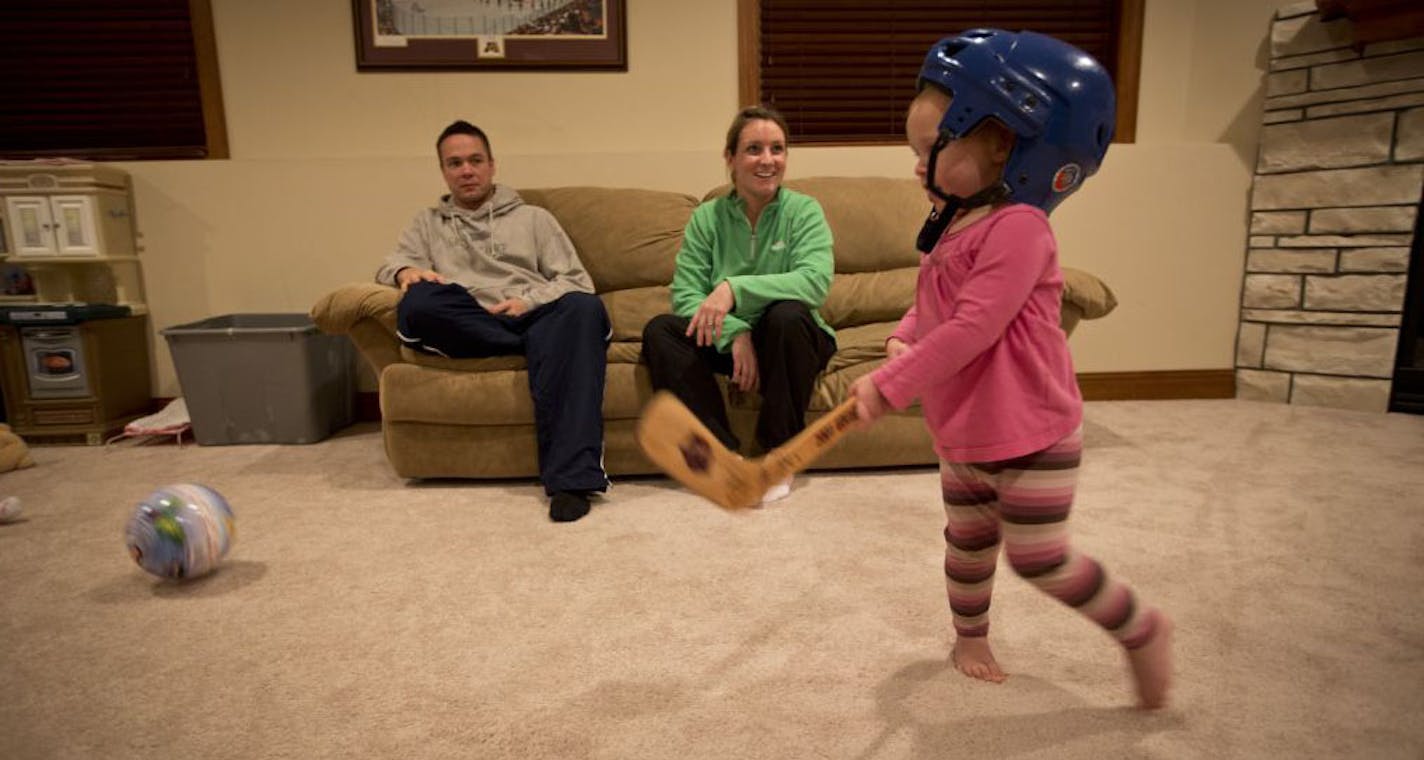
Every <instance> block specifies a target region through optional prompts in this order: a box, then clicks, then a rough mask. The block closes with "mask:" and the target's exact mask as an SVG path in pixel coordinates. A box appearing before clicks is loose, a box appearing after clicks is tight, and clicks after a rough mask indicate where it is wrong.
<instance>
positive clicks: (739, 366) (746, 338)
mask: <svg viewBox="0 0 1424 760" xmlns="http://www.w3.org/2000/svg"><path fill="white" fill-rule="evenodd" d="M760 382H761V378H760V376H758V374H757V357H756V349H755V348H753V347H752V334H751V333H749V332H744V333H742V334H741V335H738V336H737V337H735V338H733V339H732V383H733V384H734V385H736V386H737V387H738V388H741V389H742V391H743V392H744V393H750V392H752V391H754V390H756V389H757V385H758V384H759V383H760Z"/></svg>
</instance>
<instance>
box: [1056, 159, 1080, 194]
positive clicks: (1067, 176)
mask: <svg viewBox="0 0 1424 760" xmlns="http://www.w3.org/2000/svg"><path fill="white" fill-rule="evenodd" d="M1082 176H1083V168H1082V167H1081V166H1078V165H1077V164H1064V165H1063V166H1060V167H1058V171H1057V172H1055V173H1054V175H1053V192H1055V193H1066V192H1068V191H1069V190H1072V189H1073V187H1074V186H1075V185H1077V184H1078V180H1079V179H1080V178H1082Z"/></svg>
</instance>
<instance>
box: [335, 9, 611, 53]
mask: <svg viewBox="0 0 1424 760" xmlns="http://www.w3.org/2000/svg"><path fill="white" fill-rule="evenodd" d="M626 20H627V7H626V0H352V21H353V26H354V27H355V31H356V69H357V70H358V71H383V70H384V71H390V70H440V69H452V70H495V71H497V70H519V69H562V70H573V71H627V70H628V43H627V24H626Z"/></svg>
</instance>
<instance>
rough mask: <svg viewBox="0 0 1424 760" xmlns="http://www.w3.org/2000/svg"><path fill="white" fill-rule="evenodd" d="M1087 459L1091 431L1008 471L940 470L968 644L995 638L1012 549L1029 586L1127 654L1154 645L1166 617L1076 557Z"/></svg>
mask: <svg viewBox="0 0 1424 760" xmlns="http://www.w3.org/2000/svg"><path fill="white" fill-rule="evenodd" d="M1082 455H1083V434H1082V429H1081V428H1080V429H1079V430H1078V431H1076V432H1074V433H1073V434H1071V435H1069V436H1068V437H1067V438H1064V439H1063V440H1061V441H1059V442H1058V443H1055V444H1053V445H1052V446H1050V447H1048V448H1047V449H1044V450H1043V451H1039V452H1036V453H1033V454H1029V455H1027V456H1022V457H1019V458H1017V459H1009V460H1004V461H1001V462H989V463H977V464H970V463H962V462H949V461H945V460H943V459H941V460H940V484H941V486H942V487H943V491H944V512H945V518H946V522H945V528H944V540H945V547H946V548H945V555H944V574H945V578H946V584H947V586H948V589H949V609H950V612H951V614H952V615H953V618H954V630H955V632H956V633H958V634H959V635H960V636H965V637H971V636H987V635H988V633H989V603H990V598H991V597H992V595H993V589H994V569H995V567H996V566H997V565H998V561H999V547H1000V545H1001V544H1002V545H1003V546H1004V547H1005V549H1006V551H1007V553H1008V556H1009V566H1010V567H1012V568H1013V569H1014V572H1016V573H1018V574H1019V576H1020V577H1022V578H1024V579H1025V580H1027V581H1028V582H1030V583H1032V584H1033V585H1035V586H1037V587H1038V588H1039V590H1041V591H1044V592H1046V593H1048V594H1050V595H1051V596H1053V597H1054V598H1056V599H1058V600H1059V601H1061V602H1063V603H1064V604H1066V605H1068V606H1070V607H1072V608H1074V609H1076V610H1078V611H1079V612H1081V613H1083V614H1084V615H1086V616H1087V617H1088V618H1089V619H1091V620H1092V621H1093V622H1095V623H1097V624H1098V625H1100V626H1102V628H1103V629H1104V630H1106V631H1107V632H1108V633H1109V634H1111V635H1112V636H1113V638H1115V639H1117V640H1118V642H1119V643H1121V644H1122V645H1123V646H1124V647H1126V648H1128V649H1136V648H1137V647H1140V646H1142V645H1143V644H1146V643H1147V642H1148V641H1149V640H1150V639H1151V638H1152V634H1153V631H1154V629H1155V627H1156V617H1157V616H1156V615H1155V613H1153V612H1152V611H1151V610H1149V609H1146V608H1144V607H1142V606H1141V605H1139V604H1138V603H1137V601H1136V599H1135V598H1134V595H1133V592H1132V589H1131V588H1129V587H1128V586H1127V585H1126V584H1124V583H1122V582H1120V581H1117V580H1114V579H1112V578H1111V577H1109V576H1108V574H1107V572H1106V571H1105V570H1104V569H1103V566H1102V565H1100V564H1098V562H1097V560H1094V559H1093V558H1092V557H1089V556H1087V555H1086V554H1082V553H1079V552H1077V551H1074V549H1073V547H1072V546H1070V544H1069V540H1068V512H1069V510H1070V509H1071V508H1072V505H1073V491H1074V488H1075V486H1076V485H1077V482H1078V464H1079V462H1080V461H1081V459H1082Z"/></svg>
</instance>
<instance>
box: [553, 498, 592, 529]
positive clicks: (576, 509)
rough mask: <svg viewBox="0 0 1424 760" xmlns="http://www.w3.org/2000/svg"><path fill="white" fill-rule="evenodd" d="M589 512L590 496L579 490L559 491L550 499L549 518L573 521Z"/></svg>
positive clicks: (556, 520) (558, 520) (559, 520)
mask: <svg viewBox="0 0 1424 760" xmlns="http://www.w3.org/2000/svg"><path fill="white" fill-rule="evenodd" d="M586 514H588V496H586V495H584V494H582V493H579V492H577V491H559V492H558V493H556V494H554V497H553V498H552V499H550V500H549V519H550V520H553V521H554V522H573V521H574V520H577V519H579V518H580V517H583V516H584V515H586Z"/></svg>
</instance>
